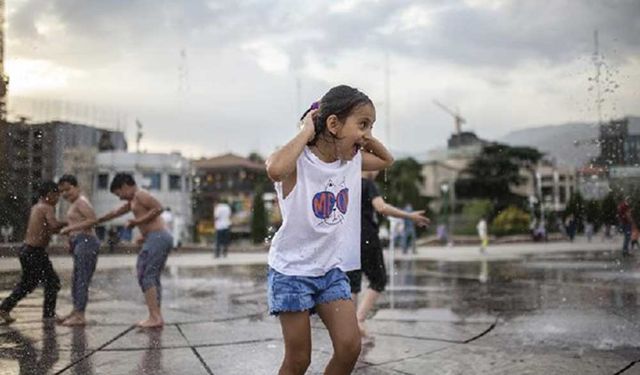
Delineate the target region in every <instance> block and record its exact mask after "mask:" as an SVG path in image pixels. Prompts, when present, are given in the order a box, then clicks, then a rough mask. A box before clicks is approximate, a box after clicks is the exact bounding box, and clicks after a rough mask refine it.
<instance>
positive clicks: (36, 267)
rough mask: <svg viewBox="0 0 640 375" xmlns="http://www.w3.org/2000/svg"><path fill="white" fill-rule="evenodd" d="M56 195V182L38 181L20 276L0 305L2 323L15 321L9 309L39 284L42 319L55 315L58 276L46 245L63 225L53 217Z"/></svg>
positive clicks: (23, 248) (23, 250) (23, 247)
mask: <svg viewBox="0 0 640 375" xmlns="http://www.w3.org/2000/svg"><path fill="white" fill-rule="evenodd" d="M59 197H60V193H59V192H58V185H57V184H56V183H55V182H53V181H46V182H44V183H42V185H41V186H40V188H39V189H38V202H37V203H36V204H35V205H33V207H31V212H30V215H29V223H28V225H27V233H26V235H25V240H24V244H23V245H22V247H21V248H20V251H19V257H20V267H21V268H22V275H21V277H20V281H19V282H18V284H17V285H16V286H15V288H14V289H13V291H12V292H11V294H10V295H9V296H8V297H7V298H5V300H4V301H2V304H1V305H0V318H1V319H3V320H4V321H5V323H11V322H13V321H15V319H14V318H12V317H11V315H9V313H10V312H11V310H12V309H13V308H14V307H15V306H16V305H17V304H18V302H19V301H20V300H21V299H23V298H24V297H26V296H27V294H29V293H31V292H33V290H34V289H35V288H36V287H37V286H38V285H39V284H41V283H42V285H43V286H44V305H43V306H42V318H43V320H49V319H51V318H55V315H56V301H57V298H58V291H59V290H60V278H59V277H58V275H57V274H56V271H54V269H53V265H52V264H51V261H50V260H49V255H48V254H47V251H46V248H47V246H49V242H50V241H51V236H52V235H53V234H54V233H57V232H58V231H60V229H61V228H62V227H64V226H65V225H66V224H65V223H62V222H59V221H58V220H57V219H56V216H55V212H54V207H55V206H56V204H57V203H58V199H59Z"/></svg>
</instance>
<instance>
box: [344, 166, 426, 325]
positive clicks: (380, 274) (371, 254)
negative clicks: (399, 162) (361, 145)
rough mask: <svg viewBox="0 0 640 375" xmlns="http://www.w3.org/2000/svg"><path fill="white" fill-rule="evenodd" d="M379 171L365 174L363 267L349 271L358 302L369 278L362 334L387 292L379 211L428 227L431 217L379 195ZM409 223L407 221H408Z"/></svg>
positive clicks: (361, 305)
mask: <svg viewBox="0 0 640 375" xmlns="http://www.w3.org/2000/svg"><path fill="white" fill-rule="evenodd" d="M377 175H378V171H373V172H363V173H362V177H363V178H362V201H361V207H362V208H361V211H360V212H361V217H360V228H361V231H360V265H361V266H360V269H358V270H353V271H349V272H347V276H348V277H349V284H350V287H351V296H352V298H353V301H354V302H355V303H357V302H358V294H359V293H360V291H361V290H362V286H361V284H362V274H363V273H364V274H365V276H367V279H368V280H369V287H368V288H367V290H366V291H365V292H364V296H363V297H362V301H360V303H357V312H356V317H357V318H358V328H359V329H360V334H361V335H362V336H366V335H367V330H366V325H365V321H366V319H367V315H369V312H370V311H371V309H372V308H373V306H374V305H375V303H376V301H377V300H378V298H379V297H380V295H381V294H382V292H384V289H385V286H386V284H387V272H386V269H385V266H384V256H383V254H382V245H381V243H380V238H379V237H378V222H377V220H376V212H377V213H379V214H381V215H385V216H390V218H396V219H399V220H400V222H402V220H404V221H405V222H406V221H410V222H411V225H413V224H414V223H416V224H418V225H419V226H427V225H428V224H429V222H430V221H429V219H428V218H427V217H426V216H424V211H406V210H401V209H399V208H397V207H394V206H392V205H390V204H388V203H387V202H385V201H384V199H383V198H382V197H381V196H380V193H379V192H378V188H377V187H376V184H375V182H374V181H375V178H376V176H377ZM405 225H406V224H405Z"/></svg>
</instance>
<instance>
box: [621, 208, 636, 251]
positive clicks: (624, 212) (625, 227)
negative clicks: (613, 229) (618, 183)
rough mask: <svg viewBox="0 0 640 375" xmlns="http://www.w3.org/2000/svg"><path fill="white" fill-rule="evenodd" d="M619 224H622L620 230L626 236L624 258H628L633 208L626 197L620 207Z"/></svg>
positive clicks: (623, 242)
mask: <svg viewBox="0 0 640 375" xmlns="http://www.w3.org/2000/svg"><path fill="white" fill-rule="evenodd" d="M618 222H619V223H620V230H621V231H622V234H623V236H624V239H623V241H622V256H628V255H630V253H629V244H630V242H631V223H632V222H633V220H632V218H631V207H630V206H629V200H628V198H627V197H625V198H624V199H623V200H622V202H620V204H619V205H618Z"/></svg>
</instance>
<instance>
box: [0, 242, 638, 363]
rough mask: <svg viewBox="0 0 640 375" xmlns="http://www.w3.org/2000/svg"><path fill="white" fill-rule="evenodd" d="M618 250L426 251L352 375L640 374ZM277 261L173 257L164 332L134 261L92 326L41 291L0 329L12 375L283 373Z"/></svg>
mask: <svg viewBox="0 0 640 375" xmlns="http://www.w3.org/2000/svg"><path fill="white" fill-rule="evenodd" d="M615 245H616V244H615V243H604V244H603V243H591V244H588V243H582V242H577V243H573V244H571V243H549V244H517V245H496V246H491V247H490V248H489V250H488V254H486V255H480V254H479V250H478V248H477V247H475V246H465V247H462V246H461V247H453V248H435V247H420V248H419V249H418V254H416V255H398V256H397V259H398V261H397V262H396V264H397V267H395V270H394V272H393V273H392V275H391V276H392V278H393V282H392V283H391V284H390V287H389V288H388V289H387V291H386V292H385V293H383V296H382V298H381V300H380V301H379V302H378V303H377V305H376V309H375V314H374V316H373V317H372V319H371V320H370V321H369V323H368V329H369V332H370V334H371V337H370V338H367V339H365V340H364V341H363V349H362V353H361V356H360V359H359V360H358V363H357V365H356V370H355V371H354V374H358V375H390V374H393V375H425V374H437V375H439V374H442V375H466V374H472V375H486V374H498V375H511V374H545V375H547V374H549V375H553V374H562V375H604V374H607V375H614V374H625V375H626V374H640V368H639V367H638V366H640V362H638V360H640V348H638V343H640V324H638V322H640V311H639V310H638V303H637V301H638V300H640V298H639V297H640V296H638V288H637V280H638V279H639V278H640V271H638V270H639V268H638V267H637V262H636V259H635V258H626V260H624V261H623V262H621V261H620V259H619V258H618V253H617V252H611V250H615V249H616V248H617V246H615ZM52 259H53V262H54V264H55V267H56V268H57V270H58V272H59V273H60V277H61V279H62V280H63V289H62V290H61V292H60V296H59V302H58V310H59V311H60V312H66V311H68V310H69V309H70V304H71V298H70V291H69V285H68V282H69V278H70V272H71V269H72V260H71V258H70V257H68V256H54V257H52ZM266 259H267V254H266V252H260V253H231V254H229V257H228V258H223V259H215V258H213V256H212V255H211V254H208V253H206V254H205V253H179V252H178V253H175V254H173V255H172V256H171V257H170V258H169V262H168V265H167V269H166V271H165V273H164V274H163V313H164V315H165V320H166V326H165V327H164V328H163V329H161V330H140V329H136V328H133V327H132V325H131V324H132V323H133V322H135V321H136V320H138V319H140V318H142V317H144V316H145V314H146V310H145V307H144V304H143V301H142V295H141V293H140V291H139V289H138V286H137V282H136V280H135V271H134V266H135V255H103V256H101V257H100V259H99V261H98V270H97V272H96V275H95V276H94V279H93V282H92V287H91V296H90V303H89V306H88V310H87V318H88V320H89V324H88V325H87V326H86V327H80V328H68V327H60V326H50V325H43V323H42V321H41V320H40V314H41V308H42V307H41V306H42V291H41V289H37V290H36V292H34V293H33V294H32V295H30V296H29V297H28V298H27V299H25V300H24V301H23V302H22V303H21V304H19V305H18V306H17V308H16V309H15V310H14V312H13V315H14V316H15V317H16V318H17V319H18V320H17V322H15V323H14V324H12V325H9V326H0V374H2V375H5V374H6V375H13V374H20V373H23V374H65V375H66V374H83V375H85V374H88V375H101V374H105V375H106V374H108V375H120V374H123V375H124V374H163V375H164V374H180V375H183V374H186V375H190V374H204V375H210V374H216V375H220V374H223V375H229V374H231V375H235V374H242V375H245V374H251V375H263V374H264V375H271V374H274V373H277V369H278V366H279V363H280V361H281V359H282V355H283V345H284V344H283V341H282V333H281V328H280V325H279V323H278V320H277V318H275V317H271V316H269V315H268V313H267V312H266V310H267V306H266V286H265V285H266V272H265V271H266V267H265V265H266ZM481 264H484V265H485V266H484V268H483V266H481ZM485 268H486V269H485ZM483 269H484V270H485V271H486V276H487V277H486V279H484V280H482V279H481V278H479V277H477V274H478V272H482V270H483ZM18 270H19V263H18V262H17V259H15V258H11V259H3V261H2V262H0V281H1V283H0V284H1V285H5V289H4V290H0V298H4V297H5V296H6V295H7V293H8V288H10V285H11V284H12V283H13V281H14V280H15V278H17V272H18ZM9 273H12V274H9ZM474 275H476V276H474ZM391 285H392V286H391ZM312 327H313V328H312V336H313V344H312V362H311V367H310V369H309V371H308V373H309V374H321V373H322V371H323V368H324V365H325V364H326V363H327V361H328V360H329V358H330V356H331V353H332V351H333V349H332V347H331V342H330V339H329V335H328V332H327V330H326V329H325V328H324V325H323V324H322V323H321V322H320V320H319V319H318V318H317V317H313V318H312Z"/></svg>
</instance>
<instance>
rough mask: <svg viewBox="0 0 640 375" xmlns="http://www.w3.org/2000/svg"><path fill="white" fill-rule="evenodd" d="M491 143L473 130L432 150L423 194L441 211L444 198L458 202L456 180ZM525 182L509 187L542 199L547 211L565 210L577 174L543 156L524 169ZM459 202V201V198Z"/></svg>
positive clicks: (424, 168)
mask: <svg viewBox="0 0 640 375" xmlns="http://www.w3.org/2000/svg"><path fill="white" fill-rule="evenodd" d="M489 144H491V142H489V141H486V140H483V139H481V138H478V137H477V136H476V135H475V134H474V133H471V132H463V133H461V134H453V135H452V136H451V138H449V141H448V147H447V149H439V150H432V151H430V152H429V153H428V154H427V158H426V160H425V161H424V162H423V164H422V176H423V179H424V180H423V181H424V184H423V188H422V193H423V195H424V196H426V197H428V198H431V202H432V203H431V208H432V209H433V210H435V211H439V210H440V209H441V207H442V205H443V202H444V199H443V198H446V199H448V201H449V204H453V205H455V204H456V196H455V189H454V186H455V183H456V181H457V180H458V178H460V175H461V174H463V173H464V170H465V169H466V168H467V167H468V165H469V164H470V163H471V162H472V161H473V160H474V159H475V158H476V157H477V156H478V155H480V153H481V152H482V150H483V148H484V147H485V146H486V145H489ZM519 174H520V176H521V177H522V182H521V183H520V184H518V185H514V186H511V187H510V190H511V192H512V193H514V194H517V195H520V196H522V197H526V198H529V199H534V200H535V201H536V202H538V201H541V202H542V204H543V207H544V209H545V210H547V211H563V210H564V209H565V206H566V203H567V202H568V200H569V198H570V197H571V195H572V194H573V192H574V191H575V189H576V185H577V178H576V173H575V171H574V170H573V169H572V168H571V167H567V166H561V165H557V164H556V163H555V162H554V161H553V160H550V159H547V158H543V159H542V160H540V161H539V162H538V164H537V165H536V166H534V168H533V170H530V169H526V168H522V169H521V170H520V172H519ZM458 203H460V202H459V200H458Z"/></svg>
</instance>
